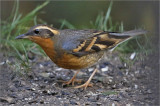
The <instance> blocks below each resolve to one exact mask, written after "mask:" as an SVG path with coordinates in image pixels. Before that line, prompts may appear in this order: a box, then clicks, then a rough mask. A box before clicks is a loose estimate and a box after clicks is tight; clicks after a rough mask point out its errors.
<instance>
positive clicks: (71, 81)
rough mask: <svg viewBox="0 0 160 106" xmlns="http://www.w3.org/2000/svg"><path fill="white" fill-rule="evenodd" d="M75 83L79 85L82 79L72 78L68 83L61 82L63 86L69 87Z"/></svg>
mask: <svg viewBox="0 0 160 106" xmlns="http://www.w3.org/2000/svg"><path fill="white" fill-rule="evenodd" d="M75 82H77V83H81V82H82V79H75V78H74V77H72V78H71V79H70V80H69V81H63V84H62V85H63V86H64V85H70V84H72V86H74V83H75Z"/></svg>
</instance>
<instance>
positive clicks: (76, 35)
mask: <svg viewBox="0 0 160 106" xmlns="http://www.w3.org/2000/svg"><path fill="white" fill-rule="evenodd" d="M61 32H62V33H61V37H63V40H64V41H63V44H62V48H63V49H64V50H66V51H67V52H68V53H72V54H74V55H76V56H79V57H80V56H84V55H87V54H89V53H94V52H99V51H101V50H111V49H113V48H114V47H116V46H117V45H118V44H120V43H121V42H123V41H126V40H128V39H129V38H132V37H134V36H136V35H141V34H145V33H146V31H144V30H132V31H128V32H123V33H115V32H106V31H97V30H63V31H61Z"/></svg>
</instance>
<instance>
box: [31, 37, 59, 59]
mask: <svg viewBox="0 0 160 106" xmlns="http://www.w3.org/2000/svg"><path fill="white" fill-rule="evenodd" d="M30 40H31V41H33V42H35V43H37V44H38V45H39V46H41V48H42V49H43V50H44V51H45V53H46V54H47V55H48V56H49V57H50V59H51V60H52V61H53V60H54V56H55V55H56V52H55V51H54V42H53V41H52V39H51V38H41V37H31V38H30Z"/></svg>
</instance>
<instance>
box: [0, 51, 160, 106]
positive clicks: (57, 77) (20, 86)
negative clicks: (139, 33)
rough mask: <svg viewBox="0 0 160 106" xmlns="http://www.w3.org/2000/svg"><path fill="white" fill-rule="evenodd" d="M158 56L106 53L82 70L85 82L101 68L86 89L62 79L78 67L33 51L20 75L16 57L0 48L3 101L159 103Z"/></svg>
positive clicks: (116, 105) (0, 102)
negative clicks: (62, 65) (64, 65)
mask: <svg viewBox="0 0 160 106" xmlns="http://www.w3.org/2000/svg"><path fill="white" fill-rule="evenodd" d="M131 55H132V56H133V58H131V57H130V56H131ZM157 57H158V53H153V54H149V55H148V56H146V55H144V54H142V53H140V54H135V56H134V53H130V54H125V55H124V54H122V53H119V52H116V51H115V52H113V53H112V54H108V53H106V54H105V55H104V57H103V58H102V60H101V61H99V62H98V63H97V64H96V65H95V66H93V67H91V68H88V69H83V70H82V71H81V72H80V73H79V74H78V79H83V82H82V83H84V81H86V80H87V79H88V78H89V76H90V75H91V73H92V71H93V69H94V68H95V67H97V68H98V70H99V71H98V72H97V73H96V75H95V76H94V78H93V80H92V81H91V82H92V83H93V87H88V88H87V89H86V90H83V89H74V88H73V87H72V86H62V83H61V80H69V79H70V78H71V77H72V76H73V74H74V71H72V70H66V69H62V68H59V67H57V66H56V65H55V64H54V63H53V62H52V61H51V60H50V59H49V58H47V57H42V56H35V55H33V56H32V55H31V57H30V59H29V63H30V66H31V67H30V69H29V70H28V72H27V73H26V74H23V75H19V74H17V72H16V71H15V66H14V64H15V57H12V56H7V54H6V53H3V52H0V85H1V88H0V91H1V95H0V105H16V106H18V105H24V104H28V105H40V104H41V105H46V104H52V105H60V106H61V105H62V106H70V105H80V106H81V105H82V106H83V105H93V106H94V105H95V106H96V105H98V106H101V105H108V106H133V105H134V106H140V105H143V106H144V105H145V106H150V105H153V106H156V105H157V106H158V100H159V99H158V96H159V95H158V94H159V91H158V90H159V89H158V87H159V82H158V75H159V70H158V64H157V63H158V61H157V60H158V58H157ZM156 59H157V60H156ZM76 85H78V84H77V83H76V84H75V86H76Z"/></svg>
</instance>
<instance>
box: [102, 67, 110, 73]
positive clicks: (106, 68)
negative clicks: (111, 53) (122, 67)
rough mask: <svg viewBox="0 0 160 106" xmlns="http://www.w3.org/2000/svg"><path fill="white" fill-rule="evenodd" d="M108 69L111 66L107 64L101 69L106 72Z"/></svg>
mask: <svg viewBox="0 0 160 106" xmlns="http://www.w3.org/2000/svg"><path fill="white" fill-rule="evenodd" d="M108 69H109V67H108V66H106V67H105V68H102V69H101V70H102V72H106V71H108Z"/></svg>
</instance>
